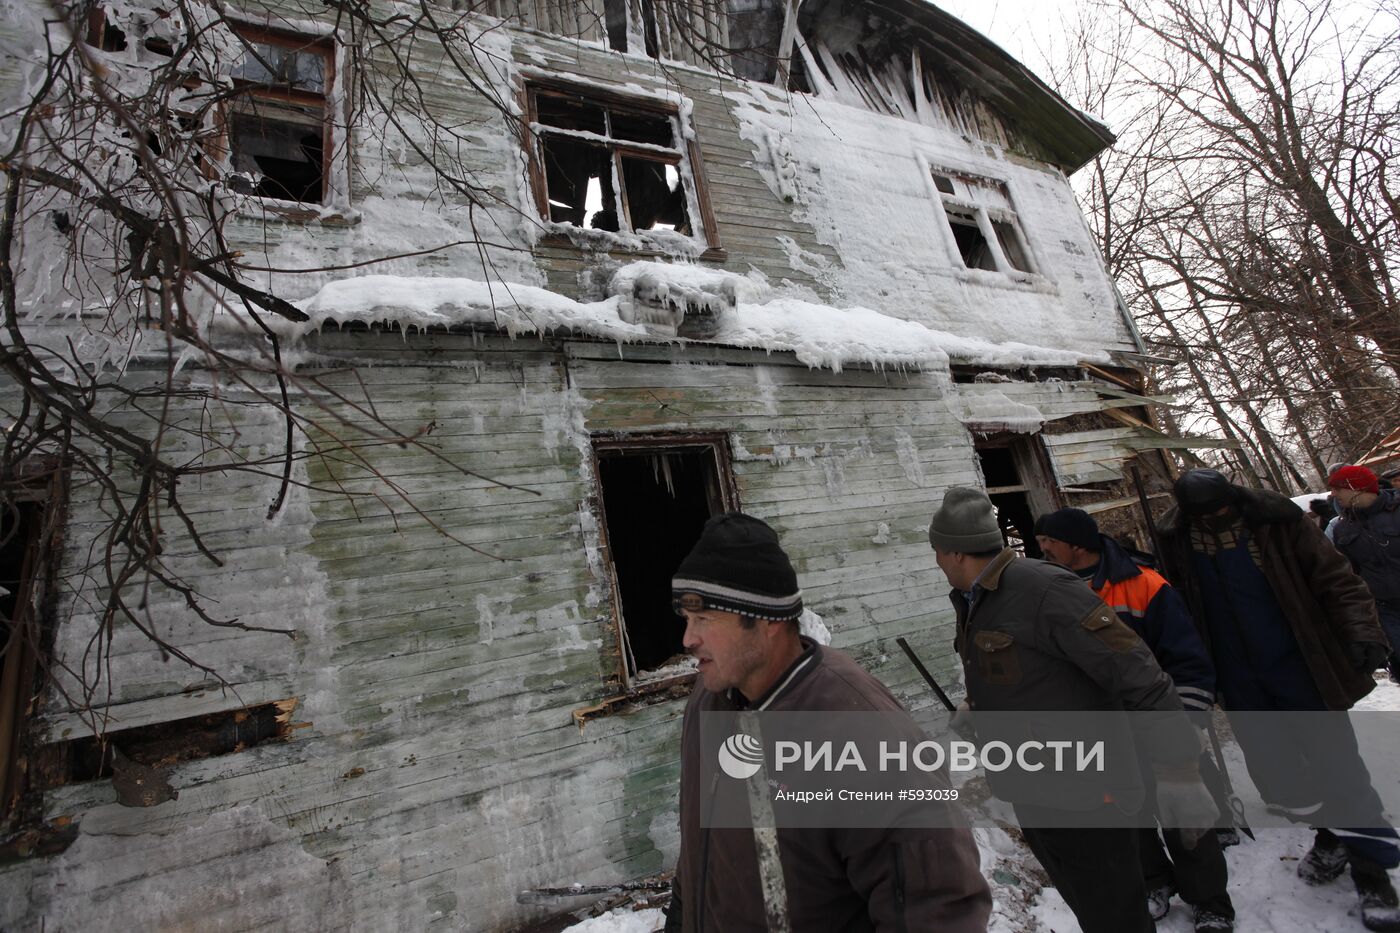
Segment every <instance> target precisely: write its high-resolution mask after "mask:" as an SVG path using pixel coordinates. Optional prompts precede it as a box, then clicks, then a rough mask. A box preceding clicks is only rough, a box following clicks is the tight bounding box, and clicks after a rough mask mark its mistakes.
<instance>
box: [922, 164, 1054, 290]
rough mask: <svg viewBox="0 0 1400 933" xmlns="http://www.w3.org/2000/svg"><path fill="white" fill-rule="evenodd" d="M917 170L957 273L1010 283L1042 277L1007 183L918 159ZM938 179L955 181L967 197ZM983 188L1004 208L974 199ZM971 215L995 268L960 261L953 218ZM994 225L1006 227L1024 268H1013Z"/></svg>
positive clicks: (961, 257)
mask: <svg viewBox="0 0 1400 933" xmlns="http://www.w3.org/2000/svg"><path fill="white" fill-rule="evenodd" d="M919 161H920V167H921V168H922V169H923V171H924V177H925V178H926V179H927V182H928V186H929V190H930V191H932V193H933V196H934V197H935V198H936V199H937V201H938V205H939V208H940V211H939V213H940V217H941V219H942V221H943V222H942V225H941V226H942V229H943V233H944V244H945V246H946V248H947V250H948V255H949V258H950V259H951V260H952V261H953V262H954V263H955V264H956V268H957V270H958V271H959V272H966V273H971V274H973V275H977V276H984V275H993V276H998V277H1005V278H1008V279H1011V280H1013V281H1019V282H1034V281H1038V280H1040V279H1041V278H1042V276H1041V272H1040V269H1041V264H1040V261H1039V259H1038V258H1037V257H1036V254H1035V250H1034V248H1033V247H1032V245H1031V241H1030V238H1029V237H1027V236H1026V231H1025V226H1024V225H1023V224H1022V223H1021V216H1020V212H1019V211H1017V210H1016V207H1015V203H1016V202H1015V199H1014V198H1013V197H1012V193H1011V186H1010V184H1009V183H1008V182H1007V181H1006V180H1004V179H1000V178H994V177H991V176H988V175H978V174H976V173H974V172H968V171H963V170H961V169H954V168H948V167H946V166H942V165H937V164H933V163H930V162H927V161H925V160H924V159H922V158H921V159H920V160H919ZM940 179H945V180H948V181H950V182H955V183H957V184H960V185H962V186H963V188H964V189H967V190H968V191H969V192H971V193H970V195H964V194H961V193H957V192H956V189H955V192H954V193H948V192H946V191H944V190H943V189H942V187H940V185H939V184H938V182H939V180H940ZM978 188H985V189H988V190H989V191H999V192H1000V194H1001V196H1002V198H1004V199H1005V201H1006V203H1007V205H1008V206H1007V207H1000V206H996V205H989V204H986V203H984V202H983V201H981V200H979V199H978V198H977V197H976V190H977V189H978ZM954 214H959V215H964V216H966V215H971V217H972V219H973V220H974V221H975V222H976V224H977V230H978V232H979V233H980V234H981V235H982V239H983V240H984V241H985V244H986V247H985V248H986V250H987V254H988V255H989V256H990V257H991V259H992V264H993V265H994V266H995V267H996V268H995V269H983V268H981V267H979V266H969V265H968V264H967V261H966V260H965V259H964V258H963V254H962V249H961V248H960V247H959V246H958V242H957V236H956V234H955V233H954V231H953V215H954ZM997 224H1002V225H1004V226H1006V227H1007V228H1008V229H1009V231H1010V233H1011V236H1012V237H1014V239H1015V244H1016V246H1017V248H1018V249H1019V250H1020V254H1021V256H1022V258H1024V260H1025V264H1026V266H1027V267H1028V268H1025V269H1020V268H1017V267H1016V266H1015V265H1014V264H1013V263H1012V262H1011V259H1010V258H1009V257H1008V256H1007V254H1006V250H1005V249H1004V248H1003V247H1002V243H1001V237H1000V236H999V234H998V232H997V227H996V225H997Z"/></svg>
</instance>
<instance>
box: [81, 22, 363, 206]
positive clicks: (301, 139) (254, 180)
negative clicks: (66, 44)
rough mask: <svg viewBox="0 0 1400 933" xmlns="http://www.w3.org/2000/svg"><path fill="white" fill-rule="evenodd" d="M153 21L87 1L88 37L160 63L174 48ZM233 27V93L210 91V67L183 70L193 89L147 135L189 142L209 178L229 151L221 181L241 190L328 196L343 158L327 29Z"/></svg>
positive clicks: (162, 146) (298, 198)
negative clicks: (316, 32)
mask: <svg viewBox="0 0 1400 933" xmlns="http://www.w3.org/2000/svg"><path fill="white" fill-rule="evenodd" d="M114 16H115V17H116V18H114ZM159 25H160V21H159V20H157V22H156V23H155V24H152V23H146V22H142V21H140V19H139V18H133V17H130V16H126V17H125V18H123V17H122V16H121V15H118V14H117V13H114V12H112V11H109V10H108V9H105V8H103V7H101V6H98V7H94V9H93V10H92V12H91V14H90V16H89V19H88V43H89V44H90V45H93V46H95V47H97V48H100V49H101V50H102V51H104V52H111V53H115V54H123V55H125V56H127V57H128V59H129V60H132V61H135V62H137V63H138V64H142V63H144V64H147V65H150V66H152V67H157V66H159V65H160V64H161V62H162V61H164V60H168V59H170V58H171V56H172V55H173V54H174V53H175V51H176V49H175V45H174V41H173V40H172V38H171V35H170V34H169V33H170V30H169V28H164V31H163V32H162V31H161V30H159V29H157V28H156V26H159ZM232 28H233V30H234V32H235V34H236V35H237V37H238V40H239V42H238V45H237V47H236V49H237V51H236V55H237V58H236V60H235V61H234V63H233V67H232V69H231V71H230V72H229V77H230V79H231V80H232V82H233V87H232V91H231V93H228V92H223V93H215V91H214V90H213V89H212V88H211V87H210V85H209V84H208V82H207V77H208V76H207V75H205V76H202V77H201V76H200V75H199V74H197V73H195V72H192V71H190V72H183V73H182V74H181V75H180V76H179V78H178V80H179V81H180V82H181V83H182V84H184V86H185V87H186V89H187V90H189V91H190V92H191V93H189V94H187V95H184V97H183V99H182V100H181V101H180V103H179V104H177V105H176V106H175V107H174V108H173V109H172V111H171V113H170V120H169V121H168V124H167V125H165V126H162V127H159V128H154V127H153V128H152V130H151V131H150V133H149V138H148V139H147V143H148V145H150V146H151V148H152V149H153V150H154V151H155V153H156V154H157V155H161V154H164V153H166V152H167V147H169V154H170V155H171V156H172V157H175V156H176V153H177V152H180V151H182V150H185V149H188V150H189V161H190V162H191V163H192V164H193V165H195V166H196V168H197V170H198V172H199V174H200V175H201V176H202V177H204V178H215V177H216V176H217V170H216V168H215V166H216V164H217V163H218V160H219V159H220V158H221V157H223V156H224V155H227V156H228V161H229V164H230V165H231V167H232V169H233V173H232V174H231V175H229V176H228V177H227V178H226V179H225V182H226V184H227V185H228V187H229V188H230V189H231V190H233V191H236V192H238V193H240V194H248V195H254V196H257V197H261V198H268V199H271V200H273V201H282V202H292V204H293V205H321V204H327V203H329V202H330V201H331V200H332V192H333V191H334V190H336V189H343V188H344V184H343V183H341V184H337V183H336V182H335V179H336V177H337V175H339V176H343V175H344V174H345V168H346V166H345V158H344V151H343V150H342V152H341V153H340V154H339V155H337V154H335V152H334V147H333V145H332V125H333V121H332V114H333V112H334V111H333V106H332V104H333V99H334V98H335V97H336V96H337V95H336V93H335V41H334V39H332V38H331V37H329V36H306V35H300V34H297V33H293V32H288V31H285V30H280V29H266V28H262V27H257V26H252V25H246V24H237V23H235V24H232ZM177 137H178V138H177ZM179 157H180V158H184V156H183V155H181V156H179ZM271 207H272V209H274V210H281V211H283V212H288V213H296V212H297V211H300V210H304V208H300V207H295V206H294V207H291V208H288V207H287V206H286V205H283V206H281V207H279V206H277V205H275V204H274V205H271Z"/></svg>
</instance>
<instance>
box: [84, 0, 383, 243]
mask: <svg viewBox="0 0 1400 933" xmlns="http://www.w3.org/2000/svg"><path fill="white" fill-rule="evenodd" d="M227 22H228V25H229V28H230V29H232V30H233V31H234V33H235V34H236V35H237V36H238V37H239V39H240V40H243V41H245V42H247V43H250V44H251V43H257V42H262V43H264V44H267V45H276V46H280V47H282V48H286V49H294V50H296V51H308V50H309V51H313V52H315V53H316V54H317V55H319V56H320V57H321V60H322V75H323V78H322V87H323V90H322V92H321V93H320V94H316V93H314V92H308V91H297V90H295V89H291V88H288V89H285V90H278V89H274V88H271V87H266V86H264V87H262V88H259V87H257V86H256V85H253V86H249V85H251V84H252V83H251V82H249V83H248V84H245V85H244V86H243V87H239V86H238V84H237V83H235V84H234V86H233V87H231V88H229V89H227V90H223V91H217V92H216V93H217V94H218V100H217V101H216V102H215V104H214V105H213V107H212V108H211V115H210V120H211V121H212V131H211V132H210V133H209V134H208V138H207V139H206V140H204V141H202V142H197V143H196V145H197V146H198V147H199V148H200V149H202V150H203V153H204V157H203V159H202V160H201V161H202V162H203V165H202V166H201V169H200V171H201V173H202V174H203V176H204V177H205V178H206V179H208V180H210V181H216V182H219V183H220V185H221V187H223V188H225V189H226V190H228V191H230V192H231V193H233V194H238V195H240V196H241V197H244V198H247V199H248V200H249V201H250V202H251V203H252V204H254V205H257V207H258V208H259V209H260V210H261V211H262V212H263V213H264V214H269V215H274V216H277V217H281V218H283V219H286V220H297V221H308V220H320V221H321V222H323V223H331V224H336V223H340V224H345V223H353V222H355V220H356V219H357V218H356V217H354V216H350V215H349V214H348V213H347V209H348V201H349V179H350V130H349V125H350V124H349V119H348V116H347V113H348V112H347V111H346V102H347V101H348V100H349V95H348V94H345V93H344V91H343V89H342V88H340V86H339V82H340V76H341V70H342V69H340V68H338V67H337V62H338V61H339V59H340V55H341V51H342V49H341V45H340V43H339V42H338V41H337V39H336V36H335V34H334V33H333V32H326V33H322V34H315V33H309V32H304V31H300V30H297V29H290V28H284V27H280V26H276V25H273V24H269V23H261V22H252V21H249V20H245V19H241V18H236V17H235V16H233V15H232V14H230V16H229V18H228V20H227ZM106 27H107V9H106V7H105V6H104V5H103V4H97V5H95V6H94V7H93V8H92V9H91V10H89V12H88V19H87V35H86V38H85V42H86V43H87V44H88V45H90V46H92V47H93V48H95V49H98V50H100V51H103V52H108V53H110V52H112V51H113V50H110V49H107V48H105V40H106ZM126 41H127V42H128V43H130V42H131V41H132V38H131V37H129V36H128V37H126ZM147 53H149V54H151V55H157V56H161V57H167V56H168V54H169V53H167V52H163V51H160V50H157V49H152V48H151V45H150V40H149V39H148V40H144V41H143V42H142V43H141V50H140V51H138V52H137V53H136V54H137V55H138V56H140V57H144V56H146V55H147ZM235 80H236V79H235ZM203 84H205V82H204V81H203V80H201V79H199V78H197V77H195V76H193V75H190V76H188V78H187V81H186V86H187V87H189V88H191V89H193V88H197V87H199V86H201V85H203ZM244 96H248V97H253V98H255V99H258V100H263V101H266V102H268V103H270V104H272V105H274V106H276V105H278V104H314V103H317V102H319V103H320V106H321V197H320V200H318V201H288V200H284V199H281V198H272V197H267V196H264V195H256V194H244V193H242V192H237V191H234V190H233V189H230V188H228V184H227V181H226V180H224V179H221V178H220V177H219V174H218V172H217V171H216V170H215V168H214V165H215V163H218V162H221V161H224V160H226V159H227V158H228V157H229V156H230V154H231V153H232V151H233V150H232V138H231V132H232V122H233V120H232V117H233V114H234V112H235V110H236V107H237V100H238V98H240V97H244ZM337 114H339V115H340V116H341V118H342V119H341V125H342V126H344V127H345V145H344V147H343V151H342V152H340V153H337V152H336V151H335V136H336V133H335V130H336V124H335V122H334V119H335V117H336V116H337ZM183 115H184V116H191V115H192V114H183ZM245 212H246V209H245Z"/></svg>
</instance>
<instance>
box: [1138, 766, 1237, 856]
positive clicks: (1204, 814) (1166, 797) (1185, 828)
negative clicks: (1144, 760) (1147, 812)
mask: <svg viewBox="0 0 1400 933" xmlns="http://www.w3.org/2000/svg"><path fill="white" fill-rule="evenodd" d="M1152 772H1153V774H1154V776H1155V777H1156V778H1157V819H1158V820H1159V821H1160V822H1161V824H1162V828H1163V829H1174V830H1176V831H1177V832H1178V833H1180V834H1181V844H1182V845H1183V846H1185V847H1186V848H1188V849H1194V848H1196V843H1197V842H1200V840H1201V837H1202V836H1204V835H1205V834H1206V833H1208V832H1210V831H1211V827H1213V826H1214V825H1215V821H1216V819H1217V818H1218V817H1219V816H1220V811H1219V809H1218V808H1217V807H1216V806H1215V801H1214V800H1213V799H1211V796H1210V791H1208V790H1206V787H1205V785H1204V784H1202V783H1201V772H1200V767H1199V766H1198V764H1197V763H1196V761H1195V759H1192V760H1190V761H1185V762H1179V763H1177V762H1172V763H1166V764H1154V765H1153V766H1152Z"/></svg>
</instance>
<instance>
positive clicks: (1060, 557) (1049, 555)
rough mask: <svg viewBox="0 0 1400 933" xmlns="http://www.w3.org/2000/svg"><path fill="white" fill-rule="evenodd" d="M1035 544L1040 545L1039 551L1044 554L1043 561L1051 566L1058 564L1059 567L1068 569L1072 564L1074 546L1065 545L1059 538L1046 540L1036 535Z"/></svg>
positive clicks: (1042, 536)
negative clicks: (1046, 561)
mask: <svg viewBox="0 0 1400 933" xmlns="http://www.w3.org/2000/svg"><path fill="white" fill-rule="evenodd" d="M1035 543H1036V544H1039V545H1040V550H1041V551H1042V552H1044V554H1045V559H1046V560H1048V561H1050V563H1052V564H1059V565H1060V566H1061V567H1069V566H1070V565H1071V564H1072V563H1073V562H1074V546H1073V545H1069V544H1066V543H1065V542H1063V541H1061V540H1060V539H1059V538H1047V537H1046V536H1045V535H1036V536H1035Z"/></svg>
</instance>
